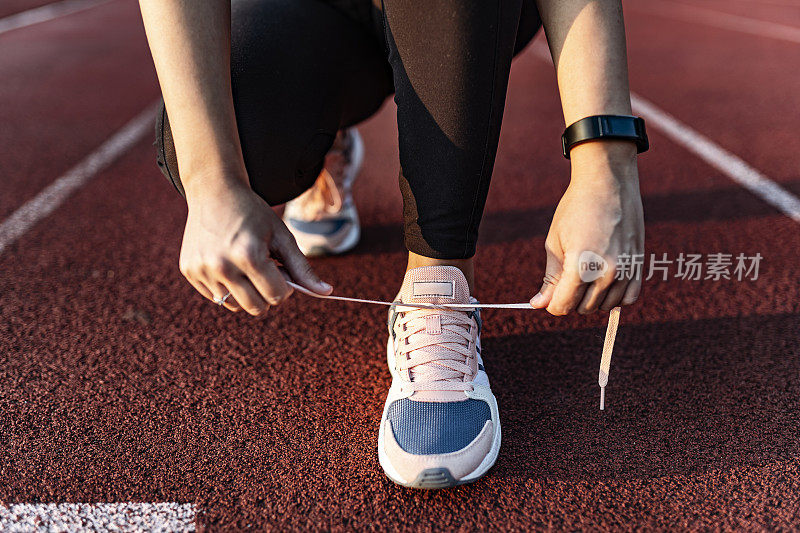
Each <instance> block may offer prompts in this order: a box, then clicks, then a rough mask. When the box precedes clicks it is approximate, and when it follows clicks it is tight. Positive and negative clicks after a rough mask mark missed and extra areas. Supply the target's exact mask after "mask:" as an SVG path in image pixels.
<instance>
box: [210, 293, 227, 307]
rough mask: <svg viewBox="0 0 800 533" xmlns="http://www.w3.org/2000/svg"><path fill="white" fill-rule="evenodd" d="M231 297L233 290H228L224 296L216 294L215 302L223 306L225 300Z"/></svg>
mask: <svg viewBox="0 0 800 533" xmlns="http://www.w3.org/2000/svg"><path fill="white" fill-rule="evenodd" d="M230 297H231V291H228V293H227V294H226V295H225V296H223V297H222V298H217V297H216V296H214V303H215V304H217V305H219V306H222V305H224V304H225V301H226V300H227V299H228V298H230Z"/></svg>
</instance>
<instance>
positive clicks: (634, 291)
mask: <svg viewBox="0 0 800 533" xmlns="http://www.w3.org/2000/svg"><path fill="white" fill-rule="evenodd" d="M641 289H642V280H641V279H639V278H634V279H632V280H623V281H618V282H616V283H615V284H614V286H613V287H611V289H609V291H608V294H607V295H606V297H605V299H604V300H603V304H602V305H601V306H600V309H602V310H603V311H611V310H612V309H613V308H615V307H617V306H620V305H631V304H632V303H634V302H636V300H637V299H638V298H639V292H640V291H641Z"/></svg>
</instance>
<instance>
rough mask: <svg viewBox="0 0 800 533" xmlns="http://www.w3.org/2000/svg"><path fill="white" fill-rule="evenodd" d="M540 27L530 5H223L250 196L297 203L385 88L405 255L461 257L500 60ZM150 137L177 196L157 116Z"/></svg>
mask: <svg viewBox="0 0 800 533" xmlns="http://www.w3.org/2000/svg"><path fill="white" fill-rule="evenodd" d="M375 1H379V0H375ZM540 25H541V23H540V21H539V14H538V12H537V10H536V6H535V4H534V2H533V0H479V1H475V0H425V1H424V2H419V1H417V0H384V1H383V7H382V8H381V6H380V5H378V6H375V5H373V4H372V3H371V2H370V0H335V1H328V2H322V1H321V0H233V2H232V25H231V28H232V43H231V55H232V58H231V77H232V82H233V99H234V106H235V109H236V120H237V124H238V128H239V136H240V138H241V144H242V151H243V154H244V161H245V166H246V168H247V171H248V174H249V176H250V184H251V186H252V188H253V190H254V191H255V192H256V193H257V194H259V195H260V196H262V197H263V198H264V199H265V200H266V201H267V202H268V203H269V204H270V205H276V204H281V203H284V202H286V201H288V200H290V199H292V198H295V197H296V196H298V195H300V194H301V193H302V192H303V191H305V190H306V189H308V188H309V187H310V186H311V185H312V184H313V183H314V181H315V179H316V177H317V175H318V174H319V172H320V170H321V168H322V164H323V160H324V157H325V154H326V153H327V151H328V149H329V148H330V147H331V145H332V144H333V141H334V138H335V136H336V132H337V131H338V130H339V129H342V128H345V127H348V126H352V125H354V124H357V123H358V122H360V121H362V120H364V119H366V118H367V117H369V116H370V115H372V114H373V113H375V112H376V111H377V110H378V108H379V107H380V106H381V104H382V103H383V101H384V99H385V98H386V97H387V96H388V95H390V94H392V92H394V93H395V102H396V103H397V124H398V133H399V147H400V166H401V171H400V189H401V191H402V194H403V202H404V207H403V216H404V220H405V243H406V246H407V248H408V249H409V250H410V251H412V252H415V253H417V254H420V255H424V256H427V257H434V258H439V259H460V258H468V257H471V256H472V255H474V253H475V242H476V240H477V238H478V225H479V224H480V220H481V216H482V214H483V207H484V204H485V203H486V196H487V194H488V190H489V181H490V178H491V174H492V167H493V165H494V159H495V154H496V151H497V143H498V138H499V135H500V124H501V122H502V118H503V107H504V105H505V96H506V89H507V86H508V74H509V69H510V67H511V59H512V57H513V55H514V54H515V53H516V52H518V51H519V50H521V49H522V48H523V47H524V46H525V45H526V44H527V43H528V42H529V41H530V40H531V39H532V38H533V36H534V35H535V33H536V31H537V30H538V29H539V27H540ZM156 135H157V139H156V144H157V147H158V163H159V166H160V167H161V169H162V171H163V172H164V174H165V175H166V176H167V177H168V178H169V179H170V180H171V181H172V183H173V184H174V185H175V187H176V188H177V189H178V190H179V191H181V192H183V190H182V186H181V183H180V179H179V177H178V165H177V158H176V156H175V147H174V144H173V142H172V134H171V131H170V128H169V121H168V120H167V117H166V111H165V110H164V109H163V107H162V110H161V112H160V113H159V120H158V125H157V134H156Z"/></svg>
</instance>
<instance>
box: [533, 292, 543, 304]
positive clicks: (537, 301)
mask: <svg viewBox="0 0 800 533" xmlns="http://www.w3.org/2000/svg"><path fill="white" fill-rule="evenodd" d="M531 305H532V306H534V307H540V306H542V305H544V294H542V293H541V292H537V293H536V296H534V297H533V298H531Z"/></svg>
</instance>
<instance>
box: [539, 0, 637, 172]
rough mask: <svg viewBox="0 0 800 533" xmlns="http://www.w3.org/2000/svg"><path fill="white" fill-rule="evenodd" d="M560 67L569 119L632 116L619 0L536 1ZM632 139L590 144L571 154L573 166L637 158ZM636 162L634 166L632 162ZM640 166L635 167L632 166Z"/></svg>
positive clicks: (561, 91) (558, 68)
mask: <svg viewBox="0 0 800 533" xmlns="http://www.w3.org/2000/svg"><path fill="white" fill-rule="evenodd" d="M537 4H538V6H539V12H540V15H541V17H542V23H543V25H544V28H545V32H546V34H547V42H548V45H549V46H550V53H551V54H552V56H553V64H554V65H555V68H556V75H557V79H558V87H559V93H560V95H561V105H562V108H563V112H564V121H565V123H566V124H567V125H569V124H572V123H573V122H575V121H577V120H580V119H582V118H584V117H588V116H591V115H604V114H618V115H630V114H631V102H630V88H629V85H628V63H627V51H626V47H625V26H624V22H623V18H622V4H621V2H620V0H537ZM635 154H636V149H635V146H634V145H633V144H632V143H628V142H614V141H612V142H609V141H602V142H590V143H584V144H581V145H578V146H576V147H575V148H574V149H573V150H572V152H571V154H570V155H571V161H572V164H573V170H575V168H576V167H578V168H580V167H581V166H582V165H583V162H584V160H590V161H591V162H592V166H596V165H597V163H598V158H601V160H600V161H601V162H602V158H605V159H609V158H611V159H613V160H614V161H617V160H622V161H623V162H624V161H635V157H636V156H635ZM628 166H631V165H628ZM633 166H634V167H635V165H633Z"/></svg>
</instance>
